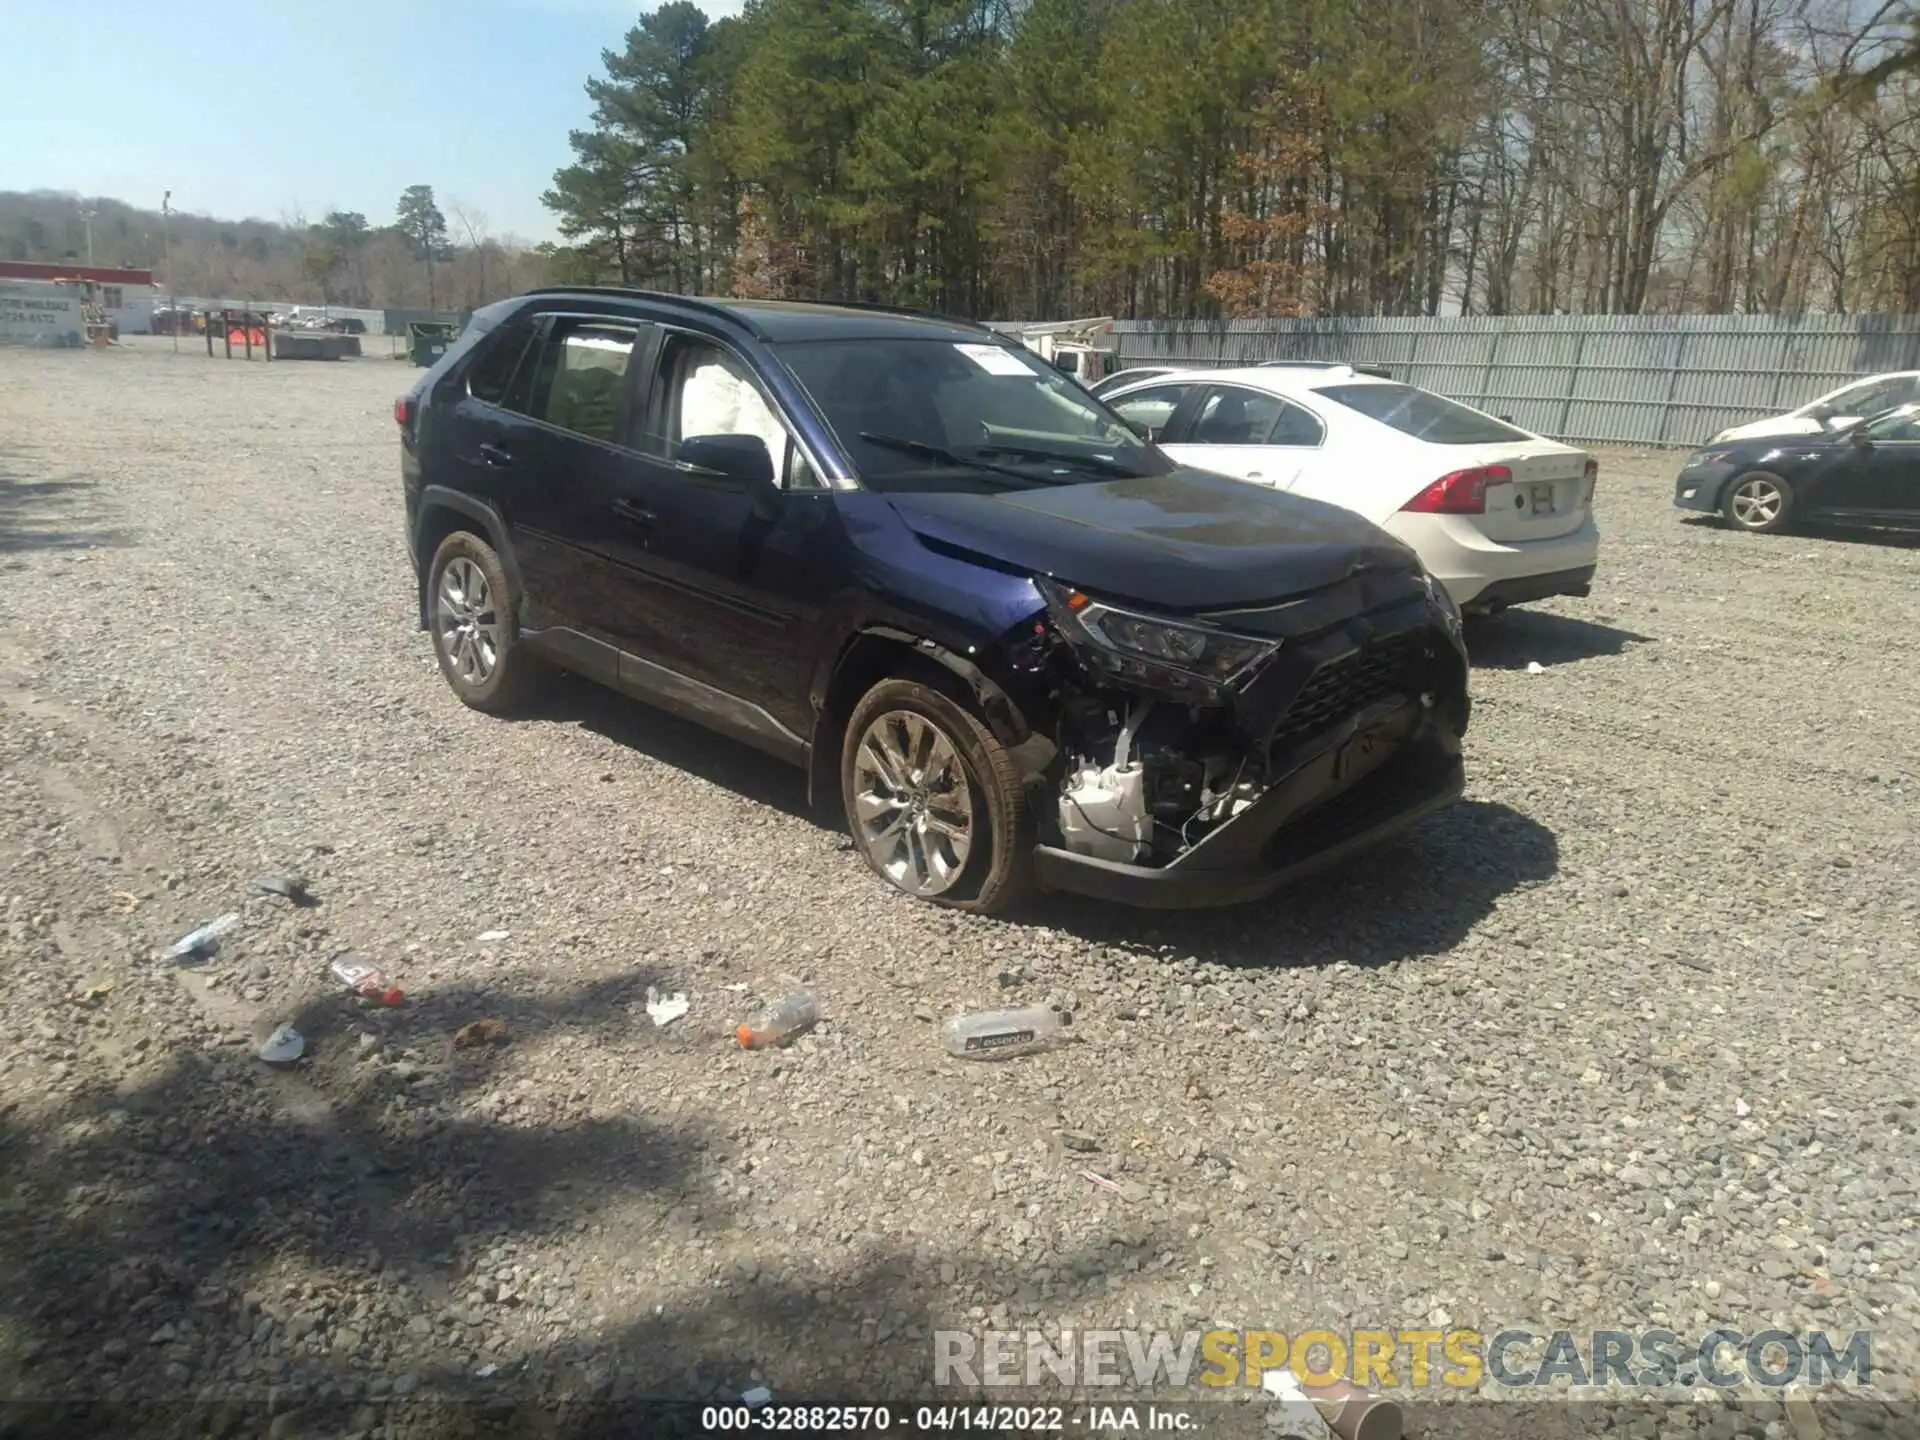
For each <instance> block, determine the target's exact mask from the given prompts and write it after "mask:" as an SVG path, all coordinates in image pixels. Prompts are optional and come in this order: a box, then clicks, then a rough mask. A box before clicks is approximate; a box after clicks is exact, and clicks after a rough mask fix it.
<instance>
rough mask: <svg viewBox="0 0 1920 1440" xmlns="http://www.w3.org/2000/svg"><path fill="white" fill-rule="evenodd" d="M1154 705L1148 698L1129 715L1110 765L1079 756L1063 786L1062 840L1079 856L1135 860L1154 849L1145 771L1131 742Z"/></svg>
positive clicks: (1061, 804) (1061, 799)
mask: <svg viewBox="0 0 1920 1440" xmlns="http://www.w3.org/2000/svg"><path fill="white" fill-rule="evenodd" d="M1152 708H1153V702H1152V701H1151V700H1144V701H1142V702H1141V703H1140V704H1139V705H1137V706H1135V707H1134V709H1133V711H1132V713H1131V714H1129V715H1128V716H1127V720H1126V723H1125V724H1124V725H1122V726H1121V727H1120V733H1119V735H1118V737H1117V738H1116V739H1115V741H1114V748H1113V760H1112V762H1111V763H1110V764H1106V765H1102V764H1100V763H1099V762H1098V761H1097V760H1095V759H1092V758H1090V757H1080V756H1076V757H1075V758H1076V759H1077V760H1079V761H1080V763H1079V764H1078V765H1077V767H1076V768H1075V769H1074V770H1073V771H1072V772H1071V773H1070V774H1069V775H1068V776H1067V779H1066V783H1065V784H1064V785H1063V786H1062V787H1061V790H1060V839H1061V843H1062V844H1064V845H1065V846H1066V848H1067V849H1069V850H1071V851H1073V852H1074V853H1075V854H1079V855H1092V856H1095V857H1097V858H1099V859H1102V860H1121V861H1125V862H1126V863H1128V864H1132V863H1134V862H1135V861H1138V860H1141V859H1143V858H1145V856H1146V855H1147V852H1148V850H1149V849H1150V848H1151V845H1152V840H1153V816H1152V815H1151V814H1150V813H1148V810H1147V772H1146V767H1145V766H1143V765H1142V764H1141V763H1140V761H1139V759H1138V757H1137V756H1135V754H1134V753H1133V740H1134V736H1135V735H1137V734H1138V733H1139V730H1140V725H1141V722H1142V721H1144V720H1145V719H1146V715H1147V712H1148V711H1149V710H1151V709H1152Z"/></svg>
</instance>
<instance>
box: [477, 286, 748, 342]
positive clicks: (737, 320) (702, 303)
mask: <svg viewBox="0 0 1920 1440" xmlns="http://www.w3.org/2000/svg"><path fill="white" fill-rule="evenodd" d="M541 295H605V296H608V297H614V296H617V297H619V298H620V299H622V300H645V301H648V302H650V303H652V304H656V305H677V306H679V307H680V308H681V309H683V310H692V311H695V312H697V313H699V314H703V315H709V316H712V317H714V318H716V319H725V320H731V321H732V322H733V323H734V324H736V325H738V326H740V327H741V328H743V329H745V330H746V331H748V332H749V333H750V334H752V335H754V336H755V337H756V338H758V339H761V340H764V339H766V338H767V336H766V334H765V332H763V331H762V330H761V329H760V327H759V326H758V325H755V324H754V323H753V322H752V321H751V320H749V319H748V318H747V317H746V316H745V315H743V314H741V313H740V311H738V310H736V309H735V308H734V307H733V306H731V305H729V304H728V303H727V302H726V301H725V300H712V299H708V298H707V297H706V296H704V295H678V294H674V293H672V292H670V291H666V290H646V289H642V288H641V287H640V286H638V285H542V286H540V287H539V288H538V289H534V290H527V291H523V292H522V293H521V294H520V295H518V296H515V297H514V298H515V299H519V300H527V299H532V298H533V297H535V296H541Z"/></svg>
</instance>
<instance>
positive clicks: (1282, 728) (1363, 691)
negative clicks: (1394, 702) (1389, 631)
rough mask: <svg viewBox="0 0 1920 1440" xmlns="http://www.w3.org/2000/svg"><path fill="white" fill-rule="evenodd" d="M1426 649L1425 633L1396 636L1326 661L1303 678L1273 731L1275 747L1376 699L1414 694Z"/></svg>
mask: <svg viewBox="0 0 1920 1440" xmlns="http://www.w3.org/2000/svg"><path fill="white" fill-rule="evenodd" d="M1425 654H1426V640H1425V637H1423V636H1421V635H1418V634H1415V635H1397V636H1394V637H1393V638H1391V639H1388V640H1383V641H1380V642H1379V643H1377V644H1374V645H1370V646H1368V647H1367V648H1366V649H1364V650H1356V651H1353V652H1351V653H1349V654H1347V655H1343V656H1341V657H1340V658H1339V659H1338V660H1329V661H1328V662H1327V663H1326V664H1325V665H1322V666H1321V667H1320V668H1319V669H1318V670H1316V671H1314V672H1313V674H1312V675H1311V676H1309V677H1308V678H1307V683H1306V684H1305V685H1303V686H1301V687H1300V693H1299V694H1298V695H1296V696H1295V697H1294V701H1293V704H1292V705H1290V706H1288V707H1287V713H1286V714H1285V715H1284V716H1282V717H1281V720H1280V724H1279V726H1278V728H1276V729H1275V730H1274V732H1273V748H1274V750H1275V751H1276V752H1278V751H1285V750H1286V749H1288V748H1289V747H1291V746H1293V745H1296V744H1298V743H1299V742H1300V741H1302V740H1306V739H1310V738H1311V737H1312V736H1314V735H1315V734H1317V733H1319V732H1320V731H1322V730H1325V729H1326V728H1327V727H1328V726H1331V725H1335V724H1338V723H1339V722H1340V721H1342V720H1345V719H1346V718H1347V717H1348V716H1349V715H1353V714H1356V713H1358V712H1359V711H1361V710H1364V709H1366V708H1367V707H1368V706H1369V705H1372V704H1374V703H1375V702H1376V701H1380V700H1385V699H1387V698H1388V697H1389V696H1392V695H1408V694H1412V693H1414V691H1415V690H1416V689H1417V688H1418V686H1419V683H1420V677H1419V670H1420V667H1421V661H1422V660H1423V659H1424V657H1425Z"/></svg>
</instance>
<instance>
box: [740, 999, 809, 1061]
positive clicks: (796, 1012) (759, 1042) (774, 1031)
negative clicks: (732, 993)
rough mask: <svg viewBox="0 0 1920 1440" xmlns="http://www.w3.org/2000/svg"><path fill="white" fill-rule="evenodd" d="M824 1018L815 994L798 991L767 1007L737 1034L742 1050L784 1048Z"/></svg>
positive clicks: (741, 1027)
mask: <svg viewBox="0 0 1920 1440" xmlns="http://www.w3.org/2000/svg"><path fill="white" fill-rule="evenodd" d="M819 1018H820V1002H819V1001H818V1000H816V999H814V998H813V992H812V991H811V990H796V991H794V992H793V993H792V994H791V995H789V996H787V997H786V998H785V999H783V1000H778V1001H775V1002H774V1003H773V1004H771V1005H769V1006H767V1008H766V1009H764V1010H762V1011H761V1012H760V1013H759V1014H758V1015H756V1016H754V1017H753V1019H751V1020H749V1021H747V1022H746V1024H744V1025H742V1026H740V1027H739V1028H738V1029H736V1030H735V1031H734V1032H733V1038H734V1039H736V1040H738V1041H739V1042H740V1044H741V1046H742V1048H744V1049H747V1050H764V1049H765V1048H766V1047H767V1046H769V1045H779V1044H783V1043H784V1042H786V1041H787V1040H789V1039H791V1038H792V1037H793V1036H795V1035H798V1034H799V1033H800V1032H801V1031H802V1030H806V1029H809V1028H811V1027H812V1026H813V1024H814V1023H815V1022H816V1021H818V1020H819Z"/></svg>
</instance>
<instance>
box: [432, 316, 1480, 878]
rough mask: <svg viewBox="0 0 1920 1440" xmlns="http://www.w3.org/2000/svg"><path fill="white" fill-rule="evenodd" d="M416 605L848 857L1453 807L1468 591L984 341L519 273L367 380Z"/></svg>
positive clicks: (1398, 816) (947, 325)
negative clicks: (800, 775) (724, 753)
mask: <svg viewBox="0 0 1920 1440" xmlns="http://www.w3.org/2000/svg"><path fill="white" fill-rule="evenodd" d="M395 418H396V419H397V420H398V422H399V425H400V436H401V471H402V474H403V476H404V478H405V488H406V510H407V516H406V518H407V541H408V545H409V547H410V549H411V551H412V554H413V559H414V563H415V566H416V567H417V569H418V571H419V576H420V588H419V605H420V624H421V626H422V627H423V628H424V629H426V630H428V631H430V632H431V633H432V635H433V639H434V644H435V647H436V648H437V650H438V653H439V659H440V668H441V670H442V672H443V673H444V674H445V676H446V678H447V683H448V684H449V685H451V686H452V687H453V690H454V693H455V694H457V695H458V696H459V697H460V698H461V699H462V700H463V701H465V702H466V703H467V704H468V705H471V706H473V707H475V708H476V709H480V710H485V711H492V712H500V711H503V710H506V709H508V708H509V707H511V706H513V705H515V704H517V703H519V702H521V701H523V700H525V699H526V698H527V697H528V694H529V692H530V691H531V690H533V689H534V688H535V687H536V686H537V685H538V684H539V680H540V677H541V675H542V673H543V672H546V671H548V670H549V669H550V667H555V666H558V667H562V668H564V669H567V670H571V671H575V672H577V673H579V674H581V675H585V676H588V677H591V678H592V679H594V680H598V681H600V682H601V683H602V684H605V685H609V686H612V687H613V688H615V689H617V690H620V691H623V692H625V693H626V694H628V695H631V696H634V697H635V698H637V699H640V700H644V701H647V702H649V703H651V704H653V705H656V706H660V707H662V708H664V709H668V710H672V711H676V712H678V713H680V714H682V715H686V716H690V717H692V718H694V719H696V720H699V721H700V722H702V723H704V724H706V725H709V726H711V727H712V728H713V729H715V730H718V731H721V732H723V733H725V734H728V735H731V736H734V737H735V738H737V739H740V740H744V741H746V742H747V743H749V744H752V745H756V746H759V747H761V748H762V749H765V750H769V751H772V752H773V753H774V754H776V755H781V756H785V757H786V758H788V759H790V760H792V761H794V762H795V763H796V764H799V765H802V766H804V767H805V768H806V770H807V774H808V777H809V791H810V794H811V795H812V796H813V797H815V798H816V799H821V798H824V797H825V796H827V795H830V794H837V795H838V797H839V801H840V804H841V806H842V807H843V808H844V810H845V815H846V821H847V825H848V826H849V828H850V830H851V831H852V834H853V837H854V841H855V843H856V844H857V845H858V847H859V848H860V850H861V851H862V853H864V854H865V856H866V858H867V860H868V862H869V863H870V864H871V865H872V866H873V868H874V869H875V870H876V871H877V872H879V874H881V875H882V876H884V877H885V878H886V879H887V880H889V881H891V882H892V883H893V884H894V885H895V886H897V887H899V888H900V889H901V890H903V891H905V892H907V893H908V894H910V895H914V896H918V897H921V898H924V899H928V900H934V901H939V902H941V903H943V904H948V905H957V906H962V907H965V908H969V909H976V910H983V911H1001V910H1004V909H1006V908H1007V907H1008V906H1010V905H1012V904H1014V903H1015V902H1017V901H1018V900H1019V899H1020V897H1021V896H1022V895H1024V894H1026V893H1027V892H1028V891H1029V890H1030V889H1031V888H1033V887H1035V886H1037V887H1039V888H1043V889H1055V890H1071V891H1079V892H1081V893H1083V894H1088V895H1093V896H1098V897H1102V898H1105V899H1107V900H1112V901H1119V902H1124V903H1127V904H1138V905H1155V906H1183V905H1203V904H1216V903H1222V902H1229V901H1236V900H1245V899H1249V898H1252V897H1254V896H1257V895H1261V894H1264V893H1266V892H1267V891H1269V890H1272V889H1273V888H1274V887H1276V886H1278V885H1280V884H1281V883H1283V882H1285V881H1287V880H1289V879H1291V878H1294V877H1296V876H1298V875H1300V874H1303V873H1305V872H1306V871H1307V870H1309V869H1312V868H1315V867H1317V866H1319V865H1323V864H1326V863H1328V862H1329V861H1332V860H1334V859H1337V858H1339V857H1340V856H1343V855H1346V854H1349V853H1351V852H1353V851H1355V850H1358V849H1360V848H1362V847H1363V846H1366V845H1369V844H1372V843H1373V842H1375V841H1377V840H1379V839H1381V838H1382V837H1384V836H1386V835H1388V834H1391V833H1393V832H1395V831H1397V830H1400V829H1402V828H1404V827H1405V826H1407V825H1409V824H1411V823H1412V822H1413V821H1415V820H1416V819H1418V818H1419V817H1421V816H1423V815H1426V814H1428V813H1430V812H1431V811H1434V810H1436V809H1439V808H1440V807H1442V806H1445V805H1447V804H1448V803H1450V802H1451V801H1452V800H1453V799H1454V798H1456V797H1457V796H1458V795H1459V793H1460V789H1461V783H1462V780H1461V762H1460V739H1461V736H1462V734H1463V733H1464V732H1465V730H1466V726H1467V716H1468V700H1467V682H1466V676H1467V663H1466V651H1465V649H1464V647H1463V645H1462V643H1461V637H1460V625H1459V616H1458V614H1457V612H1456V611H1455V610H1454V609H1453V607H1452V604H1451V602H1450V601H1449V600H1448V599H1447V598H1446V593H1445V591H1444V590H1443V589H1442V588H1441V587H1440V586H1438V585H1436V584H1434V583H1433V582H1431V581H1430V580H1429V579H1428V578H1427V576H1426V575H1425V574H1424V573H1423V571H1422V570H1421V568H1420V564H1419V562H1418V560H1416V559H1415V557H1414V555H1413V552H1412V551H1410V550H1408V549H1406V548H1405V547H1404V546H1402V545H1401V544H1400V543H1399V542H1397V541H1395V540H1393V539H1391V538H1390V537H1388V536H1387V535H1386V534H1385V533H1384V532H1382V531H1380V530H1378V529H1376V528H1375V527H1374V526H1372V525H1370V524H1368V523H1367V522H1366V521H1364V520H1362V519H1360V518H1359V517H1358V516H1355V515H1353V514H1350V513H1348V512H1347V511H1344V510H1340V509H1336V508H1334V507H1332V506H1328V505H1322V504H1319V503H1316V502H1314V501H1309V500H1303V499H1298V498H1295V497H1293V496H1289V495H1287V494H1284V493H1279V492H1275V491H1272V490H1267V489H1263V488H1260V487H1258V486H1254V485H1249V484H1247V483H1245V482H1243V481H1239V480H1229V479H1226V478H1224V477H1222V476H1218V475H1212V474H1208V473H1205V472H1202V471H1196V470H1188V469H1183V468H1182V467H1180V466H1178V465H1176V464H1175V463H1173V462H1172V461H1171V460H1169V459H1168V458H1167V457H1166V456H1165V455H1164V454H1163V453H1161V452H1160V451H1159V450H1157V449H1155V448H1154V447H1153V446H1152V445H1150V444H1148V443H1146V441H1144V440H1143V439H1142V438H1141V437H1140V436H1139V435H1138V434H1136V433H1135V432H1134V431H1133V430H1132V429H1130V428H1129V427H1128V425H1127V424H1126V423H1125V422H1124V421H1122V420H1121V419H1120V418H1119V417H1118V416H1116V415H1115V414H1113V412H1111V411H1110V410H1108V409H1107V408H1106V407H1105V406H1104V405H1103V404H1102V403H1101V402H1100V401H1099V400H1097V399H1095V398H1094V397H1092V396H1091V395H1089V394H1088V393H1087V392H1086V391H1085V390H1083V389H1081V388H1080V387H1079V386H1077V385H1075V384H1074V383H1073V382H1072V381H1071V380H1069V379H1067V378H1066V377H1064V376H1062V375H1060V374H1058V373H1057V372H1055V371H1054V370H1052V369H1051V368H1050V367H1048V366H1047V365H1046V364H1044V363H1042V362H1041V361H1039V360H1038V359H1037V358H1036V357H1034V356H1032V355H1030V354H1029V353H1028V352H1026V351H1025V350H1023V349H1021V348H1019V347H1017V346H1015V345H1012V344H1009V343H1007V342H1006V341H1003V340H1002V339H1001V338H1000V337H999V336H997V335H996V334H994V333H993V332H992V331H990V330H986V329H982V328H979V327H975V326H972V325H968V324H964V323H961V322H957V321H952V320H946V319H940V318H936V317H932V316H926V315H920V314H916V313H912V312H903V311H897V310H883V309H877V308H861V307H848V306H827V305H807V304H794V303H777V302H771V301H747V300H696V299H689V298H685V297H680V296H670V295H653V294H646V293H641V292H637V291H630V290H599V289H568V290H543V291H537V292H535V293H533V294H530V295H525V296H522V297H520V298H518V299H515V300H509V301H503V302H501V303H500V304H497V305H493V306H490V307H488V308H487V309H485V310H482V311H480V312H479V313H477V314H476V315H475V316H474V318H473V321H472V323H471V325H470V326H469V327H468V329H467V330H466V331H465V332H464V333H463V334H462V335H461V337H460V339H459V341H458V342H457V343H456V344H455V345H454V346H453V347H452V349H450V350H449V351H448V353H447V355H446V356H445V358H444V359H442V360H441V362H440V363H439V364H437V365H435V366H434V367H433V368H432V369H431V370H430V371H428V372H427V374H426V375H425V376H424V377H423V378H422V379H421V381H420V383H419V384H418V385H417V386H416V387H415V388H414V390H413V391H412V392H411V393H410V394H408V395H407V396H405V397H404V398H403V399H401V400H400V401H399V402H397V404H396V406H395Z"/></svg>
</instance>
